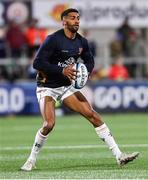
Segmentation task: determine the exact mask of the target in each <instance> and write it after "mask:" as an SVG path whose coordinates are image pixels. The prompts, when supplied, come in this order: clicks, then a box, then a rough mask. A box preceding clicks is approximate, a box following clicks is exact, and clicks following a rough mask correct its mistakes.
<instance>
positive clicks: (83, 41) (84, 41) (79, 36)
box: [77, 33, 88, 45]
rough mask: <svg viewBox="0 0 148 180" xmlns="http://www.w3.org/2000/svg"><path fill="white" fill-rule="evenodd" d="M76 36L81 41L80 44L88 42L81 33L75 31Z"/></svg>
mask: <svg viewBox="0 0 148 180" xmlns="http://www.w3.org/2000/svg"><path fill="white" fill-rule="evenodd" d="M77 38H78V39H80V40H81V41H82V44H84V45H86V44H87V43H88V40H87V39H86V38H85V37H84V36H83V35H81V34H79V33H77Z"/></svg>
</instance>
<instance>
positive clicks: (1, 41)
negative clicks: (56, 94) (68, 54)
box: [0, 0, 148, 178]
mask: <svg viewBox="0 0 148 180" xmlns="http://www.w3.org/2000/svg"><path fill="white" fill-rule="evenodd" d="M69 7H73V8H77V9H78V10H79V11H80V13H81V21H80V30H79V33H80V34H82V35H83V36H85V37H86V38H87V39H88V41H89V44H90V48H91V51H92V53H93V55H94V57H95V68H94V71H93V73H92V75H91V79H90V80H89V82H88V83H87V85H86V87H85V88H84V89H83V90H82V91H83V92H84V94H86V96H87V98H88V100H89V101H90V103H91V104H92V106H93V107H94V109H95V110H97V111H98V112H101V113H103V115H105V117H106V113H107V114H108V115H109V116H110V118H109V117H108V116H107V117H108V118H107V119H111V122H109V123H111V124H112V123H113V124H114V118H115V119H116V118H117V119H119V121H115V122H116V125H119V126H120V123H121V122H122V120H123V121H124V119H125V122H126V123H127V122H128V123H129V124H128V125H127V126H128V130H127V129H126V128H127V127H126V126H125V127H123V126H121V127H123V129H122V128H121V131H123V132H126V131H128V132H131V133H129V136H130V138H131V139H130V138H129V141H128V142H124V141H122V138H121V137H120V136H121V135H120V132H119V133H118V132H116V133H117V138H118V139H119V143H122V144H131V143H132V141H133V143H134V144H139V148H140V144H141V147H142V148H143V149H144V150H143V153H146V151H145V150H146V148H147V147H148V144H147V142H146V137H147V136H148V134H147V133H146V130H145V131H142V129H144V128H146V127H147V126H146V125H147V117H146V116H147V112H148V82H147V78H148V1H147V0H125V1H122V0H118V1H117V0H110V1H105V0H91V1H89V0H81V1H79V0H42V1H41V0H32V1H31V0H21V1H16V0H1V1H0V123H1V126H0V136H1V138H0V146H1V148H0V152H2V157H1V159H0V160H2V162H3V163H2V164H1V165H2V166H3V167H2V168H1V169H0V170H2V174H1V176H0V178H10V177H12V178H19V177H20V178H23V175H22V176H19V175H18V174H17V173H16V174H15V172H14V170H12V171H11V172H10V174H7V173H6V172H7V170H8V169H9V168H10V166H11V165H12V163H13V162H14V159H13V160H12V162H11V163H8V162H7V163H5V161H8V159H7V158H6V157H7V156H8V157H9V156H10V155H11V153H12V152H11V153H10V149H13V147H14V149H13V150H14V151H16V149H17V147H18V146H21V145H22V144H21V140H20V141H18V143H14V142H15V139H17V137H18V136H19V133H18V134H15V131H14V130H13V128H12V129H11V126H10V125H12V127H17V128H18V129H19V128H20V127H19V126H18V124H19V123H20V122H22V125H23V127H24V126H25V124H28V122H32V123H31V127H30V128H29V130H30V131H29V132H28V131H27V132H28V133H29V134H28V136H29V137H28V138H30V137H31V136H34V135H31V134H32V132H31V131H32V129H34V126H35V124H36V123H37V122H35V121H34V119H39V117H37V115H39V114H40V113H39V108H38V104H37V99H36V95H35V88H36V81H35V76H36V71H35V70H34V69H33V68H32V61H33V59H34V55H35V53H36V51H37V49H38V47H39V45H40V44H41V43H42V42H43V40H44V39H45V37H46V35H47V34H50V33H52V32H54V31H56V30H57V29H59V28H62V24H61V22H60V13H61V12H62V11H63V10H65V9H67V8H69ZM137 112H139V113H140V114H138V115H137V116H134V114H135V113H137ZM119 113H120V114H119ZM125 113H126V115H125ZM128 113H130V114H128ZM131 113H132V114H131ZM56 114H57V116H61V117H59V119H62V121H60V123H61V124H63V125H65V124H66V123H67V121H66V122H65V121H64V119H66V115H67V114H68V115H69V114H70V116H68V118H69V119H77V120H76V122H77V121H78V119H79V118H78V117H76V116H75V115H74V114H73V113H72V112H70V111H69V110H67V109H66V108H65V107H63V106H62V105H61V104H60V103H57V109H56ZM71 116H72V117H71ZM112 116H113V117H114V118H113V117H112ZM122 116H123V119H122ZM133 118H134V119H136V118H137V120H136V121H135V122H133V121H131V119H132V120H133ZM22 119H23V120H22ZM24 119H25V120H24ZM120 119H121V121H120ZM141 119H142V120H143V121H142V125H143V126H142V127H141V129H138V128H137V129H136V127H137V126H138V127H139V128H140V124H141V123H140V120H141ZM5 120H6V121H5ZM11 120H13V121H11ZM27 120H28V121H27ZM17 122H18V124H17ZM72 122H73V120H72ZM38 123H39V122H38ZM79 123H80V122H79ZM74 124H75V123H72V125H73V127H75V125H74ZM133 124H134V125H133ZM29 125H30V124H29ZM29 125H28V127H29ZM114 125H115V124H114ZM61 126H62V125H61ZM82 126H83V125H82ZM35 127H36V126H35ZM38 127H39V125H38ZM38 127H36V129H35V131H36V130H37V128H38ZM66 127H67V126H66ZM133 127H134V128H135V129H136V132H137V131H139V132H140V134H141V136H139V137H140V138H141V139H140V138H139V139H138V138H137V139H136V140H137V141H136V140H135V139H134V136H135V137H136V135H135V134H132V129H133ZM9 128H10V129H11V130H10V132H11V133H12V135H11V134H9V135H8V136H5V138H4V135H3V134H4V133H6V131H8V130H7V129H9ZM62 128H63V130H64V127H63V126H62ZM112 128H113V129H114V126H112ZM116 128H118V127H116ZM14 129H15V128H14ZM26 129H28V128H27V127H26V128H24V129H23V128H22V127H21V128H20V132H22V138H23V136H24V137H25V131H26ZM86 129H87V128H86ZM116 130H117V129H116ZM35 131H34V132H35ZM64 131H65V130H64ZM75 131H76V129H75V128H74V130H73V131H72V132H75ZM83 132H84V136H85V135H86V134H87V132H85V130H84V131H83ZM83 132H82V136H83ZM13 134H14V135H15V138H14V139H13V138H12V139H11V137H10V136H13ZM89 134H91V132H90V133H89ZM30 135H31V136H30ZM66 135H67V134H66V132H65V134H64V135H63V136H64V137H65V136H66ZM122 135H123V137H125V138H128V137H127V136H125V135H124V133H123V134H122ZM33 138H34V137H33ZM132 138H133V139H132ZM53 139H54V138H53ZM55 139H56V138H55ZM55 139H54V141H55V142H58V143H59V144H60V140H58V139H56V140H55ZM51 140H52V139H51ZM131 140H132V141H131ZM24 141H25V145H26V146H30V145H31V144H30V143H32V142H33V139H31V138H30V139H29V140H28V141H27V140H26V139H25V138H24ZM84 141H85V142H84ZM67 142H68V143H72V142H71V141H70V139H69V140H67ZM91 142H92V144H97V143H96V142H94V141H92V139H91V140H88V144H91ZM58 143H57V144H56V143H55V144H54V143H53V144H52V145H58ZM63 143H64V145H68V143H66V141H65V142H63ZM77 143H80V144H87V141H86V139H85V140H84V139H83V138H82V141H79V142H75V145H77ZM13 145H14V146H13ZM60 145H61V144H60ZM70 145H71V144H70ZM49 146H50V143H49ZM9 147H11V148H9ZM133 147H134V145H133ZM135 147H136V145H135ZM7 150H8V152H7ZM128 150H129V151H130V150H131V149H130V148H129V149H128ZM96 151H97V150H96ZM103 151H104V150H103ZM20 152H21V153H23V157H20V161H18V164H16V166H17V167H16V166H15V168H14V169H15V170H17V168H19V166H20V165H21V164H22V163H23V161H25V158H26V156H25V155H26V154H27V152H26V151H25V149H23V152H22V150H20ZM79 155H80V156H81V154H79ZM145 155H146V154H145ZM13 156H14V155H13ZM15 156H17V152H15ZM15 156H14V157H15ZM3 157H4V159H3ZM103 157H105V156H104V155H103ZM6 159H7V160H6ZM10 159H11V157H10ZM16 159H17V158H16ZM43 159H44V158H43ZM65 159H66V155H65ZM17 160H18V159H17ZM91 161H92V160H91ZM101 162H102V164H103V160H102V161H101ZM19 163H20V164H19ZM59 163H60V162H59ZM66 163H68V162H66ZM75 163H76V165H78V164H77V162H75ZM84 164H87V163H86V161H85V162H84ZM90 164H91V163H90ZM90 164H89V163H88V164H87V166H88V167H89V165H90ZM140 165H141V166H142V165H143V166H142V167H145V161H144V159H143V161H141V164H140ZM55 166H56V165H55ZM82 166H84V165H82ZM96 166H97V165H94V166H93V167H94V168H95V167H96ZM98 166H99V165H98ZM11 168H12V167H11ZM11 168H10V169H11ZM58 168H60V165H59V166H58V165H57V169H58ZM63 168H64V167H63ZM106 168H110V165H109V164H108V166H105V164H104V171H103V170H102V172H103V173H104V174H105V176H103V174H102V176H101V175H100V176H99V174H98V173H97V174H96V177H98V178H99V177H105V178H108V177H112V178H114V177H117V178H120V177H122V178H124V177H127V178H128V177H129V178H132V177H135V178H137V177H138V178H141V177H142V178H145V177H147V178H148V174H146V169H145V168H143V169H141V170H143V171H141V173H140V169H139V166H138V165H137V166H135V167H134V168H137V170H139V176H138V173H136V171H134V170H133V171H132V170H131V172H132V173H131V172H130V173H131V174H130V173H129V174H130V175H129V176H126V175H127V171H126V169H125V174H124V173H123V174H120V175H119V173H117V171H116V169H115V167H113V170H112V169H110V173H109V174H108V173H107V172H106V171H105V169H106ZM80 169H81V170H82V169H83V168H82V167H81V168H80ZM84 169H85V168H84ZM84 169H83V170H84ZM91 169H92V168H91ZM46 170H47V169H46ZM65 170H66V168H65ZM69 170H70V169H69ZM76 170H77V169H75V171H76ZM53 171H54V168H53ZM57 171H58V170H57ZM12 172H13V173H14V174H13V175H14V176H12V174H11V173H12ZM91 172H92V171H91ZM84 173H85V172H84ZM87 173H88V171H87ZM87 173H86V174H87ZM99 173H101V172H100V171H99ZM112 173H113V174H114V176H111V174H112ZM116 173H117V174H118V176H115V174H116ZM142 173H144V176H142V175H141V174H142ZM74 174H75V173H72V174H69V175H68V176H66V175H65V174H63V176H61V178H62V177H63V178H64V177H68V178H70V176H71V175H72V177H78V178H83V177H85V176H84V174H83V173H82V174H78V176H74ZM133 174H134V175H133ZM7 175H8V176H7ZM17 175H18V176H17ZM33 175H34V174H33ZM52 175H53V176H52V177H53V178H60V173H59V174H58V176H56V174H54V173H53V174H52ZM81 175H82V176H81ZM88 175H89V173H88V174H87V177H90V178H94V177H95V176H93V175H92V176H91V175H90V176H88ZM122 175H123V176H122ZM46 176H47V174H46V175H45V172H44V173H43V174H41V176H38V177H39V178H43V177H46ZM32 177H34V176H32ZM87 177H86V178H87ZM27 178H29V177H27Z"/></svg>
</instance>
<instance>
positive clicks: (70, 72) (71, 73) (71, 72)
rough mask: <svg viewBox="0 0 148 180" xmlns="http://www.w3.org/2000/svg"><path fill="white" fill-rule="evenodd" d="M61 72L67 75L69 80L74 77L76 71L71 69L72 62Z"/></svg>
mask: <svg viewBox="0 0 148 180" xmlns="http://www.w3.org/2000/svg"><path fill="white" fill-rule="evenodd" d="M63 74H64V76H67V77H68V78H69V79H70V81H72V80H75V79H76V74H77V71H76V70H75V69H73V64H71V65H68V66H66V67H65V68H64V69H63Z"/></svg>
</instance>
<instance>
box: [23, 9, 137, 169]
mask: <svg viewBox="0 0 148 180" xmlns="http://www.w3.org/2000/svg"><path fill="white" fill-rule="evenodd" d="M61 20H62V23H63V29H60V30H58V31H56V32H54V33H53V34H51V35H48V36H47V38H46V39H45V41H44V42H43V44H42V45H41V46H40V48H39V50H38V52H37V55H36V57H35V60H34V63H33V67H34V68H35V69H36V70H37V71H38V74H37V90H36V94H37V99H38V103H39V107H40V111H41V115H42V119H43V126H42V127H41V128H40V129H39V130H38V132H37V134H36V137H35V141H34V144H33V147H32V150H31V153H30V156H29V157H28V159H27V161H26V162H25V164H24V165H23V166H22V167H21V169H22V170H25V171H31V170H32V169H33V168H34V167H35V163H36V159H37V156H38V153H39V151H40V150H41V148H42V147H43V145H44V143H45V141H46V140H47V138H48V135H49V133H50V132H51V131H52V129H53V127H54V125H55V102H56V101H57V100H61V101H62V103H63V104H64V105H65V106H66V107H68V108H70V109H71V110H73V111H75V112H77V113H79V114H81V115H82V116H84V117H85V118H86V119H87V120H88V121H89V122H90V123H91V124H92V125H93V127H94V129H95V131H96V133H97V135H98V136H99V137H100V138H101V139H102V140H103V141H104V142H105V143H106V144H107V145H108V147H109V149H110V150H111V151H112V154H113V155H114V156H115V158H116V160H117V163H118V164H119V165H125V164H127V163H128V162H129V161H132V160H134V159H135V158H136V157H137V156H138V155H139V153H138V152H134V153H131V154H126V153H122V152H121V150H120V149H119V147H118V145H117V143H116V142H115V140H114V138H113V136H112V134H111V132H110V130H109V128H108V127H107V125H106V124H105V123H104V122H103V120H102V118H101V116H100V115H99V114H98V113H97V112H95V111H94V110H93V108H92V107H91V105H90V104H89V103H88V101H87V99H86V98H85V96H84V95H83V94H82V93H81V92H80V91H78V90H77V89H75V88H74V87H73V86H72V85H71V80H72V79H75V77H76V71H75V70H74V69H73V68H72V67H73V64H74V63H76V62H78V61H79V60H83V63H84V64H85V65H86V67H87V69H88V72H89V73H91V72H92V70H93V67H94V59H93V56H92V54H91V52H90V49H89V46H88V42H87V40H86V39H85V38H84V37H82V36H81V35H80V34H79V33H78V32H77V31H78V29H79V23H80V14H79V12H78V10H77V9H73V8H69V9H67V10H65V11H64V12H63V13H62V14H61Z"/></svg>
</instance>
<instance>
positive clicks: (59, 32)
mask: <svg viewBox="0 0 148 180" xmlns="http://www.w3.org/2000/svg"><path fill="white" fill-rule="evenodd" d="M62 34H63V30H62V29H60V30H57V31H55V32H53V33H51V34H48V35H47V39H48V40H49V39H50V40H56V39H57V38H59V37H60V36H62Z"/></svg>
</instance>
